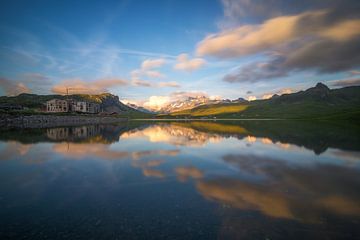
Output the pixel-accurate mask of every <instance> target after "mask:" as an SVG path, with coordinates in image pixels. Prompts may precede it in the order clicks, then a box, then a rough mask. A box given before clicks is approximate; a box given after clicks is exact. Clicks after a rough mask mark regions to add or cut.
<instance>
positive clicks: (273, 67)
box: [223, 56, 287, 83]
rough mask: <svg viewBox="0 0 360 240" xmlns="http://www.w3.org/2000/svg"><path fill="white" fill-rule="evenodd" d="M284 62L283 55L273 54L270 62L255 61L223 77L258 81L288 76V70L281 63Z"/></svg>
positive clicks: (230, 80) (226, 79)
mask: <svg viewBox="0 0 360 240" xmlns="http://www.w3.org/2000/svg"><path fill="white" fill-rule="evenodd" d="M283 62H284V58H283V57H282V56H273V57H272V59H271V61H269V62H255V63H249V64H247V65H245V66H241V67H239V68H238V69H236V70H235V71H233V72H231V73H228V74H226V75H225V76H224V77H223V80H224V81H225V82H230V83H234V82H250V83H254V82H258V81H262V80H264V79H272V78H278V77H285V76H287V71H286V70H285V69H284V68H283V66H282V65H281V64H282V63H283Z"/></svg>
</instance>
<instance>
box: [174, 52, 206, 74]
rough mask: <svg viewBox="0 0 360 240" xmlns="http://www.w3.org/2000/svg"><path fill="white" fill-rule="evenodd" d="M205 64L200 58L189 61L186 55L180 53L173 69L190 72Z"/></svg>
mask: <svg viewBox="0 0 360 240" xmlns="http://www.w3.org/2000/svg"><path fill="white" fill-rule="evenodd" d="M205 63H206V62H205V60H204V59H202V58H193V59H189V57H188V55H187V54H186V53H182V54H180V55H179V56H178V57H177V63H176V64H175V66H174V69H176V70H183V71H188V72H191V71H194V70H197V69H199V68H201V67H202V66H204V65H205Z"/></svg>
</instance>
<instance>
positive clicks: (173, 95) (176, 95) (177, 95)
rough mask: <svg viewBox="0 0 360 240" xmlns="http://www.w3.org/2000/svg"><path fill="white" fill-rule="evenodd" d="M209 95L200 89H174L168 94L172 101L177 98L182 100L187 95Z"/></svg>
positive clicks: (194, 96) (193, 96) (192, 96)
mask: <svg viewBox="0 0 360 240" xmlns="http://www.w3.org/2000/svg"><path fill="white" fill-rule="evenodd" d="M208 96H209V95H208V94H207V93H206V92H200V91H176V92H172V93H171V94H170V97H171V99H172V100H173V101H177V100H184V99H187V98H189V97H191V98H196V97H208Z"/></svg>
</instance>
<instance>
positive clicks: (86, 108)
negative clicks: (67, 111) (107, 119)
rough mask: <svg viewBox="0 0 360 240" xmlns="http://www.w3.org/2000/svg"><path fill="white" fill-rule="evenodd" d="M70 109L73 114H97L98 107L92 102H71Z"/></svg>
mask: <svg viewBox="0 0 360 240" xmlns="http://www.w3.org/2000/svg"><path fill="white" fill-rule="evenodd" d="M72 109H73V111H75V112H83V113H99V112H100V105H99V104H97V103H92V102H73V105H72Z"/></svg>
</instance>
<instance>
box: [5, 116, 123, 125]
mask: <svg viewBox="0 0 360 240" xmlns="http://www.w3.org/2000/svg"><path fill="white" fill-rule="evenodd" d="M127 120H128V119H127V118H119V117H110V116H91V115H83V116H58V115H29V116H27V115H19V116H13V115H6V114H3V115H0V127H15V128H44V127H59V126H76V125H87V124H99V123H117V122H121V121H127Z"/></svg>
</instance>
